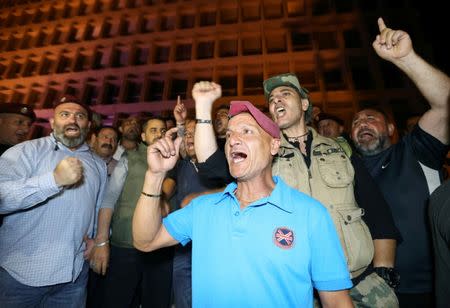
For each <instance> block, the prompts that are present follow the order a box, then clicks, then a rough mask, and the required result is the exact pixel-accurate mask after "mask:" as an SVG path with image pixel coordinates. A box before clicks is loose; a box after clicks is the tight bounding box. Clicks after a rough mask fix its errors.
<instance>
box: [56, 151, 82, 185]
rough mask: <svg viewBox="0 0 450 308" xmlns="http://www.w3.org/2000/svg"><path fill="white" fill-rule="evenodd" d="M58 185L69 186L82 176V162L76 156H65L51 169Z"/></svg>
mask: <svg viewBox="0 0 450 308" xmlns="http://www.w3.org/2000/svg"><path fill="white" fill-rule="evenodd" d="M53 176H54V177H55V182H56V184H57V185H58V186H69V185H73V184H76V183H78V182H79V181H80V180H81V178H82V177H83V164H82V163H81V161H80V160H79V159H78V158H76V157H65V158H64V159H63V160H61V161H60V162H59V163H58V165H57V166H56V168H55V170H53Z"/></svg>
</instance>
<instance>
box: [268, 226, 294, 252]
mask: <svg viewBox="0 0 450 308" xmlns="http://www.w3.org/2000/svg"><path fill="white" fill-rule="evenodd" d="M273 241H274V242H275V245H277V246H278V247H280V248H283V249H290V248H292V246H293V245H294V231H292V230H290V229H288V228H286V227H278V228H276V229H275V232H274V233H273Z"/></svg>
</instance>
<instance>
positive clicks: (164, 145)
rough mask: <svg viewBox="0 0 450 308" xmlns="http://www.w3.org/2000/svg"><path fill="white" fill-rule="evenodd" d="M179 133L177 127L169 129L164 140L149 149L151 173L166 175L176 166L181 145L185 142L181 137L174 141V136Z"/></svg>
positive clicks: (149, 168)
mask: <svg viewBox="0 0 450 308" xmlns="http://www.w3.org/2000/svg"><path fill="white" fill-rule="evenodd" d="M177 131H178V128H177V127H173V128H171V129H169V130H168V131H167V132H166V135H165V137H164V138H161V139H159V140H158V141H156V142H155V143H153V144H152V145H150V146H149V147H148V148H147V164H148V170H149V171H151V172H153V173H156V174H158V173H165V172H167V171H169V170H170V169H172V168H173V167H174V166H175V163H176V162H177V160H178V153H179V151H180V144H181V141H182V140H183V139H182V138H181V137H179V136H177V138H176V139H175V140H173V139H172V136H173V134H174V133H176V132H177Z"/></svg>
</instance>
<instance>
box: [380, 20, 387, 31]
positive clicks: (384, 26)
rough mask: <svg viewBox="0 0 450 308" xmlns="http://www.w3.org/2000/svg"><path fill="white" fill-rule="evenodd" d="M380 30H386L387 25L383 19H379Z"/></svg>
mask: <svg viewBox="0 0 450 308" xmlns="http://www.w3.org/2000/svg"><path fill="white" fill-rule="evenodd" d="M378 29H379V30H380V32H381V31H383V30H384V29H386V24H385V23H384V20H383V18H381V17H379V18H378Z"/></svg>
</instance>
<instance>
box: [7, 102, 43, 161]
mask: <svg viewBox="0 0 450 308" xmlns="http://www.w3.org/2000/svg"><path fill="white" fill-rule="evenodd" d="M35 119H36V114H35V113H34V111H33V108H31V107H30V106H28V105H26V104H18V103H0V155H2V154H3V152H5V151H6V150H7V149H9V148H10V147H12V146H14V145H16V144H18V143H20V142H23V141H25V140H27V138H28V132H29V131H30V128H31V125H32V124H33V122H34V120H35Z"/></svg>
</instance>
